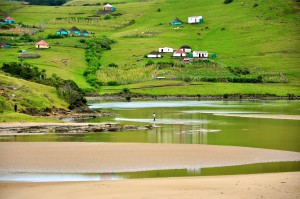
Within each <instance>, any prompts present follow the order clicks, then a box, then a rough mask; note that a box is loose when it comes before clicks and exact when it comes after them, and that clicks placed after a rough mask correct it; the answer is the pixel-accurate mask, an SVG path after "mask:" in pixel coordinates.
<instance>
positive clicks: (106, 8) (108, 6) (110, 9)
mask: <svg viewBox="0 0 300 199" xmlns="http://www.w3.org/2000/svg"><path fill="white" fill-rule="evenodd" d="M103 10H109V11H116V10H117V9H116V8H115V7H113V6H112V5H110V4H109V3H107V4H105V5H104V6H103Z"/></svg>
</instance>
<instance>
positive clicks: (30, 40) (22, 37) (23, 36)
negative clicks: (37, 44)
mask: <svg viewBox="0 0 300 199" xmlns="http://www.w3.org/2000/svg"><path fill="white" fill-rule="evenodd" d="M19 40H20V41H25V42H33V41H34V40H33V39H32V38H31V37H30V35H29V34H27V33H25V34H24V35H22V36H21V37H20V38H19Z"/></svg>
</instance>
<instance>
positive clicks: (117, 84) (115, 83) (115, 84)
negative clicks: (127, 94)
mask: <svg viewBox="0 0 300 199" xmlns="http://www.w3.org/2000/svg"><path fill="white" fill-rule="evenodd" d="M107 85H108V86H119V85H120V84H119V83H118V82H117V81H109V82H107Z"/></svg>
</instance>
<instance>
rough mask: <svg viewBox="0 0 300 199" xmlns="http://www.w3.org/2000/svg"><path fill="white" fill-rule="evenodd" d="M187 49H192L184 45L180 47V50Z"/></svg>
mask: <svg viewBox="0 0 300 199" xmlns="http://www.w3.org/2000/svg"><path fill="white" fill-rule="evenodd" d="M187 48H189V49H192V48H191V47H189V46H188V45H186V44H185V45H183V46H181V47H180V49H187Z"/></svg>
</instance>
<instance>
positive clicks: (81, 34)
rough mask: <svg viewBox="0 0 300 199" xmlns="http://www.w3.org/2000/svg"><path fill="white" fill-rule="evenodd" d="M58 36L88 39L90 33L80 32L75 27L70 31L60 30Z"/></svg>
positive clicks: (57, 32)
mask: <svg viewBox="0 0 300 199" xmlns="http://www.w3.org/2000/svg"><path fill="white" fill-rule="evenodd" d="M56 34H57V35H63V36H69V35H71V36H83V37H88V36H89V33H88V32H87V31H86V30H79V29H78V28H76V27H75V26H73V27H72V28H70V29H69V30H66V29H64V28H61V29H59V30H58V31H56Z"/></svg>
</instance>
